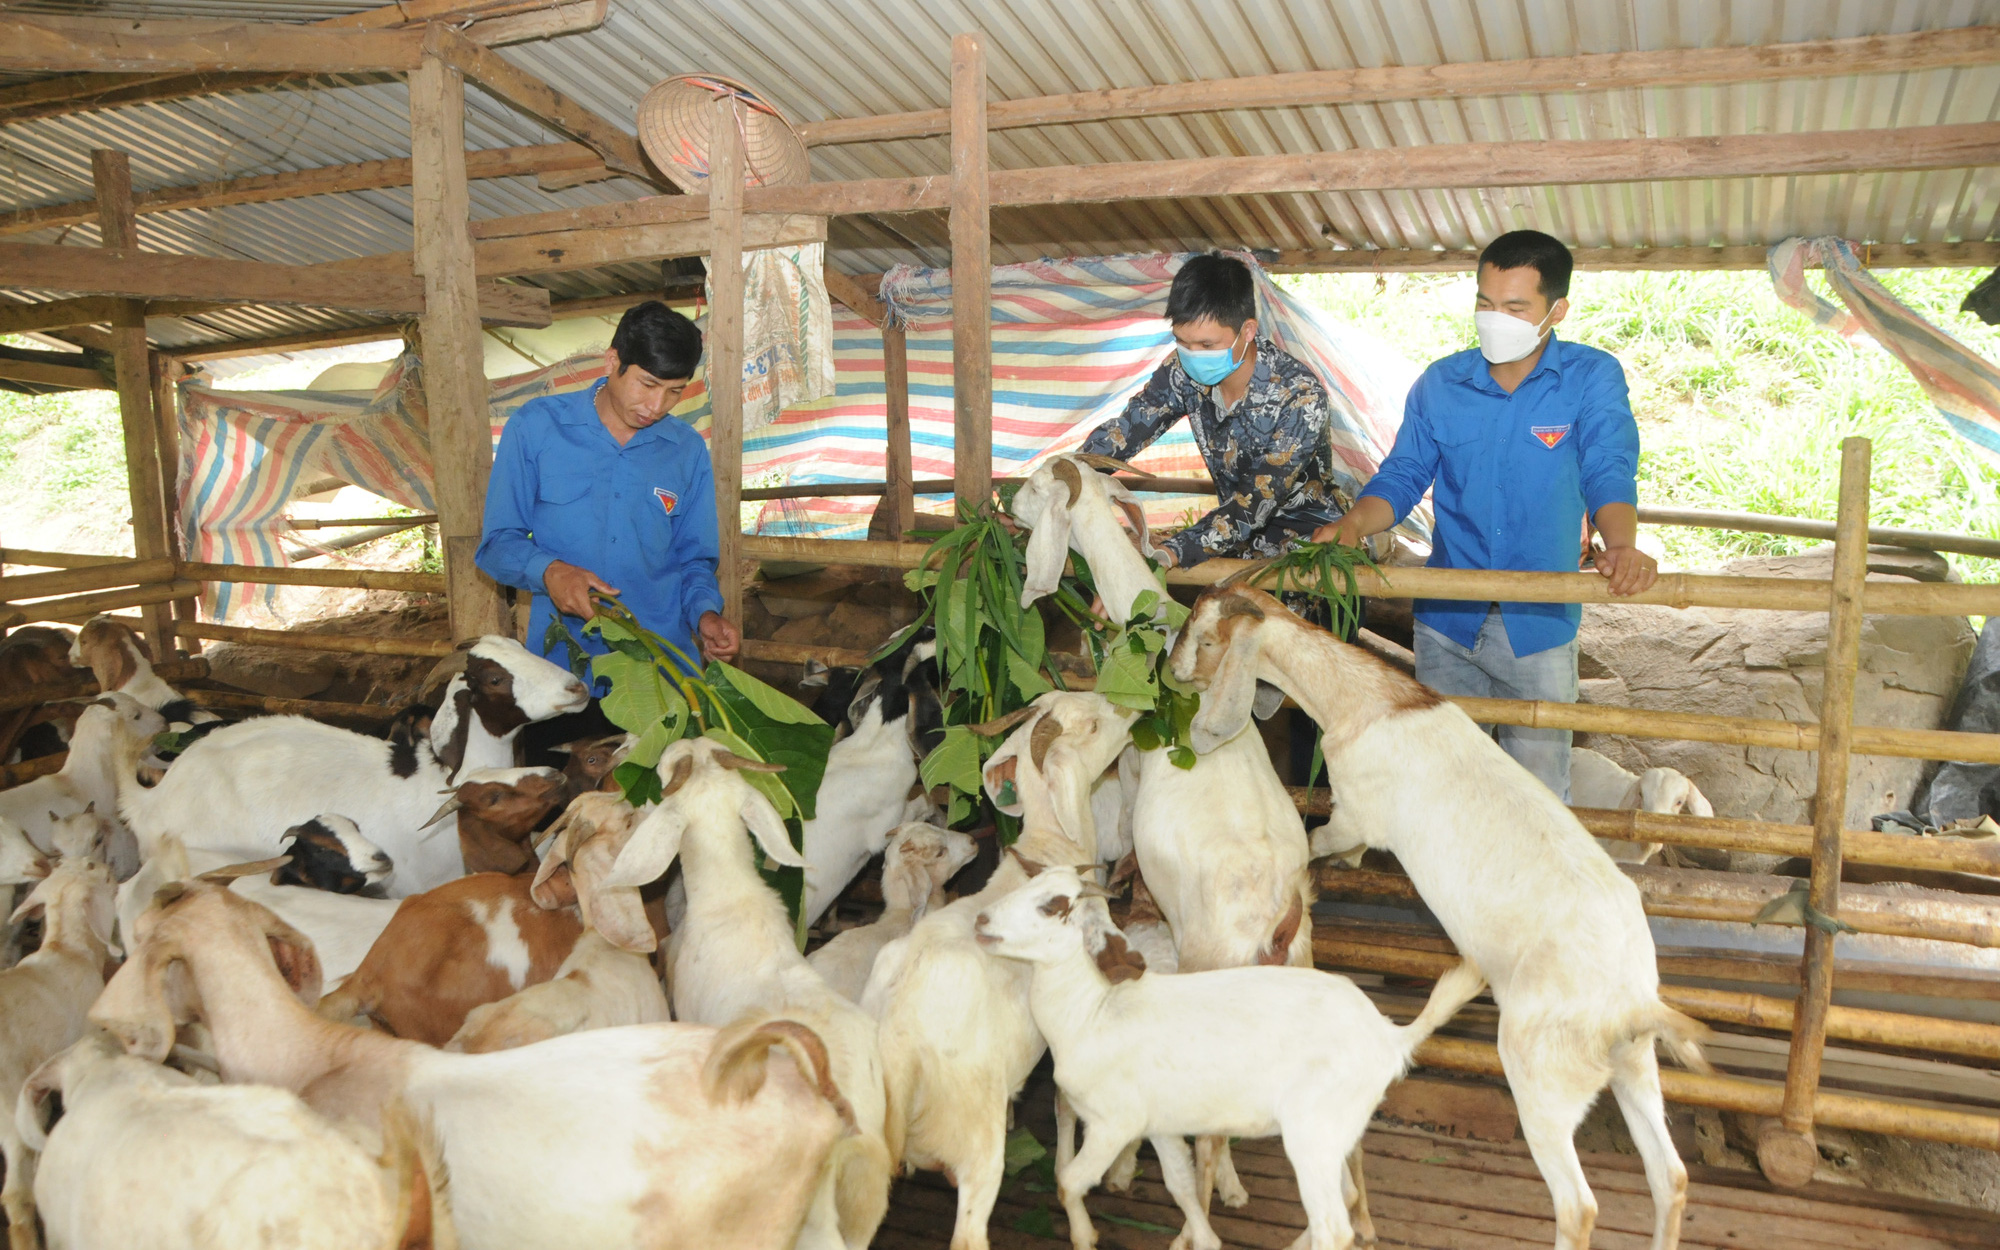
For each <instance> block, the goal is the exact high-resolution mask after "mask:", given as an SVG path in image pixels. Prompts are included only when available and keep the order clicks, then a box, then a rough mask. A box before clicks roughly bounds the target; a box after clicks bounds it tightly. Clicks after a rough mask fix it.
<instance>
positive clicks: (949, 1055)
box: [861, 692, 1133, 1250]
mask: <svg viewBox="0 0 2000 1250" xmlns="http://www.w3.org/2000/svg"><path fill="white" fill-rule="evenodd" d="M1132 718H1133V713H1131V712H1130V711H1127V710H1124V709H1121V708H1118V707H1115V706H1113V705H1112V704H1111V703H1109V702H1108V701H1106V700H1105V699H1104V698H1103V697H1101V696H1099V695H1094V694H1073V693H1063V692H1051V693H1048V694H1044V695H1042V696H1041V697H1040V698H1038V699H1036V700H1035V702H1034V703H1033V705H1031V706H1030V707H1029V708H1027V709H1024V711H1023V712H1022V713H1020V714H1017V715H1014V716H1012V717H1009V718H1005V720H1006V721H1008V722H1011V723H995V724H992V725H988V726H984V727H982V728H984V729H985V730H987V731H988V732H999V731H1000V730H1001V729H1003V728H1012V729H1013V733H1012V734H1011V735H1010V736H1009V737H1008V739H1007V741H1006V742H1005V743H1004V744H1003V745H1002V746H1001V748H1000V749H999V750H998V751H996V752H995V753H994V754H993V755H992V756H991V757H989V758H988V759H987V761H986V767H985V770H984V774H983V784H984V785H985V789H986V793H987V795H988V796H989V797H991V798H992V800H993V802H994V803H995V805H996V806H998V807H999V809H1000V810H1002V811H1004V812H1006V813H1008V814H1009V815H1013V816H1018V817H1020V818H1021V835H1020V837H1019V838H1018V839H1016V840H1015V842H1014V847H1013V850H1014V852H1015V853H1014V854H1012V855H1008V856H1004V857H1002V859H1001V861H1000V865H999V867H998V868H996V869H995V870H994V872H993V875H992V877H991V878H989V879H988V881H987V884H986V888H985V889H983V890H981V891H979V892H978V893H977V894H972V895H968V896H966V897H965V898H961V899H959V900H958V901H956V902H954V903H952V904H951V905H949V906H947V907H943V908H940V909H938V910H936V911H933V912H931V913H930V914H929V915H927V916H925V917H924V918H923V919H922V920H920V921H918V922H917V924H916V926H915V927H914V928H912V929H911V930H910V933H909V936H907V937H903V938H898V939H897V940H896V941H893V942H891V943H889V944H888V945H887V946H885V947H883V948H882V951H881V953H880V954H879V955H877V956H876V959H875V966H874V968H873V969H872V970H871V971H870V972H869V976H868V987H867V989H865V990H864V991H863V992H862V996H861V1002H862V1006H864V1007H865V1008H867V1009H868V1011H869V1013H870V1014H871V1015H873V1016H874V1017H875V1018H876V1019H877V1020H878V1021H880V1022H881V1035H880V1036H881V1048H882V1064H883V1072H884V1075H885V1077H886V1078H887V1082H888V1088H889V1102H890V1106H891V1107H892V1108H894V1109H895V1111H896V1114H897V1115H898V1116H899V1117H900V1119H901V1121H902V1124H901V1129H902V1135H903V1153H902V1158H903V1162H904V1163H905V1164H906V1165H907V1166H910V1167H920V1168H934V1169H938V1170H941V1171H943V1172H944V1173H946V1175H948V1176H949V1177H951V1179H952V1182H953V1183H954V1184H955V1185H956V1186H957V1187H958V1211H957V1216H956V1220H955V1223H954V1224H953V1228H952V1238H951V1246H952V1250H986V1247H987V1245H988V1241H987V1234H986V1226H987V1223H988V1221H989V1220H990V1219H991V1218H992V1215H993V1204H994V1202H995V1201H996V1200H997V1199H998V1198H999V1196H1000V1184H1001V1181H1002V1179H1003V1176H1004V1172H1005V1164H1006V1139H1007V1125H1008V1112H1009V1104H1010V1103H1011V1102H1012V1100H1013V1098H1014V1096H1015V1095H1016V1094H1018V1093H1020V1091H1021V1086H1022V1085H1023V1084H1024V1083H1025V1082H1026V1081H1027V1079H1028V1075H1029V1073H1031V1072H1032V1071H1033V1070H1034V1067H1035V1065H1036V1064H1037V1063H1039V1062H1040V1061H1041V1057H1042V1054H1043V1052H1044V1051H1045V1050H1046V1049H1047V1046H1046V1045H1045V1043H1044V1042H1043V1040H1042V1035H1041V1032H1040V1031H1039V1030H1037V1029H1036V1027H1035V1021H1034V1018H1033V1016H1032V1015H1030V1014H1029V1011H1028V970H1027V967H1026V965H1024V964H1021V963H1019V962H1016V961H1012V960H1005V959H1000V958H998V957H996V956H994V955H992V954H991V953H989V952H988V951H986V950H985V949H984V948H982V947H981V946H980V945H979V944H978V943H977V942H976V941H974V940H973V933H972V927H973V922H974V920H975V919H976V918H977V917H978V915H979V912H980V910H981V909H982V908H984V907H985V906H986V905H987V904H989V903H991V902H993V901H995V900H997V899H999V898H1001V897H1003V896H1004V895H1006V894H1008V893H1009V892H1011V891H1013V890H1016V889H1018V888H1020V887H1021V886H1022V885H1023V884H1025V883H1026V882H1027V880H1028V878H1029V874H1030V873H1031V872H1032V871H1034V870H1035V868H1036V867H1038V866H1040V865H1043V864H1069V865H1090V864H1094V863H1096V862H1097V835H1096V829H1095V826H1094V825H1093V823H1092V816H1091V802H1090V788H1091V786H1092V785H1093V784H1094V783H1095V782H1096V781H1097V779H1098V778H1099V777H1100V776H1102V775H1103V773H1104V770H1105V769H1106V768H1107V767H1109V766H1110V764H1111V762H1112V761H1113V760H1115V759H1117V758H1118V753H1119V752H1120V751H1121V750H1123V749H1124V747H1125V743H1126V740H1127V738H1128V736H1129V729H1130V726H1131V722H1132Z"/></svg>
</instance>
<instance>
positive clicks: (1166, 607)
mask: <svg viewBox="0 0 2000 1250" xmlns="http://www.w3.org/2000/svg"><path fill="white" fill-rule="evenodd" d="M1161 612H1162V618H1161V619H1163V620H1164V621H1165V622H1166V626H1167V628H1168V629H1179V628H1180V627H1181V626H1183V625H1185V624H1187V618H1188V608H1187V605H1186V604H1184V603H1177V602H1175V601H1174V600H1172V599H1169V600H1167V601H1166V602H1165V603H1164V604H1162V605H1161Z"/></svg>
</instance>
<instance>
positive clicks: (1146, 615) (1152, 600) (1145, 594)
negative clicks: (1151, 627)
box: [1125, 590, 1160, 629]
mask: <svg viewBox="0 0 2000 1250" xmlns="http://www.w3.org/2000/svg"><path fill="white" fill-rule="evenodd" d="M1159 602H1160V592H1159V591H1157V590H1142V591H1140V592H1139V595H1138V597H1137V598H1135V599H1133V600H1132V614H1131V615H1130V616H1129V617H1127V618H1126V621H1125V627H1126V628H1127V629H1130V628H1132V627H1133V626H1136V625H1142V624H1151V623H1152V620H1153V609H1154V608H1155V607H1157V606H1158V605H1159Z"/></svg>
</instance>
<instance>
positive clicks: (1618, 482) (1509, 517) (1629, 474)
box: [1314, 230, 1659, 801]
mask: <svg viewBox="0 0 2000 1250" xmlns="http://www.w3.org/2000/svg"><path fill="white" fill-rule="evenodd" d="M1573 265H1574V261H1573V259H1572V257H1571V256H1570V253H1569V249H1568V248H1566V247H1564V246H1563V245H1562V243H1561V242H1559V241H1558V240H1556V239H1553V238H1551V237H1549V236H1548V235H1546V234H1542V233H1541V232H1539V231H1535V230H1516V231H1512V232H1511V233H1508V234H1503V235H1501V236H1500V237H1499V238H1497V239H1495V240H1493V241H1492V242H1491V243H1489V244H1487V245H1486V250H1485V251H1483V252H1481V253H1480V255H1479V298H1478V305H1477V310H1476V311H1475V312H1474V313H1473V328H1474V329H1475V330H1476V331H1477V332H1478V335H1479V346H1478V347H1477V348H1476V349H1472V350H1468V351H1462V352H1458V353H1456V354H1454V355H1451V356H1446V357H1445V358H1444V359H1443V360H1439V361H1436V362H1434V363H1432V365H1431V366H1430V368H1428V369H1426V370H1425V371H1424V374H1423V376H1422V377H1420V378H1419V379H1417V384H1416V385H1415V386H1413V387H1411V388H1410V395H1409V399H1408V401H1407V402H1406V404H1405V406H1404V411H1403V426H1402V429H1401V430H1400V431H1398V433H1397V435H1396V446H1395V448H1394V449H1393V450H1392V451H1391V452H1390V453H1389V456H1388V458H1387V459H1386V460H1384V461H1383V462H1382V467H1381V468H1380V469H1379V470H1377V471H1376V473H1375V476H1374V477H1373V478H1372V479H1370V480H1369V482H1368V485H1367V486H1366V487H1364V488H1363V490H1362V492H1361V497H1360V498H1359V499H1357V500H1356V501H1355V504H1354V507H1353V508H1352V509H1351V510H1349V511H1348V513H1347V515H1345V516H1343V517H1342V518H1340V520H1338V521H1337V522H1335V523H1334V524H1332V525H1327V526H1324V527H1322V528H1321V529H1320V530H1319V531H1318V532H1317V533H1316V534H1315V535H1314V537H1315V538H1316V539H1318V540H1320V541H1326V540H1329V539H1337V540H1339V541H1341V542H1344V543H1358V542H1360V541H1361V540H1362V539H1363V538H1365V537H1367V536H1368V535H1370V534H1377V533H1380V532H1382V531H1383V530H1386V529H1388V528H1389V527H1391V526H1393V525H1395V524H1396V523H1397V522H1398V521H1400V520H1401V519H1402V518H1403V517H1404V516H1406V515H1408V513H1409V511H1410V509H1411V508H1413V507H1415V506H1416V505H1417V503H1418V502H1419V501H1420V500H1422V499H1423V497H1424V492H1425V491H1431V492H1432V507H1433V509H1434V510H1435V512H1436V516H1437V525H1436V528H1435V530H1434V532H1433V546H1432V549H1431V558H1430V566H1431V567H1432V568H1455V569H1523V570H1531V571H1532V570H1539V571H1545V572H1565V573H1573V572H1575V571H1576V568H1577V553H1578V547H1579V539H1580V537H1581V535H1582V533H1583V523H1584V518H1586V517H1588V518H1590V520H1591V522H1592V523H1594V524H1595V525H1596V526H1597V530H1598V532H1599V533H1600V534H1602V535H1603V537H1604V546H1605V549H1604V551H1602V552H1600V553H1599V554H1598V556H1597V560H1596V568H1597V572H1598V573H1599V574H1600V575H1601V576H1603V577H1604V578H1605V579H1606V580H1607V581H1608V582H1609V583H1610V590H1611V593H1612V594H1614V595H1630V594H1636V593H1638V592H1639V591H1642V590H1644V589H1646V588H1647V587H1649V586H1651V585H1652V584H1653V582H1654V580H1655V579H1656V578H1657V577H1658V575H1659V574H1658V569H1657V567H1656V566H1655V564H1654V562H1653V559H1652V557H1651V556H1648V555H1646V554H1645V553H1644V552H1642V551H1640V550H1639V549H1638V548H1637V547H1636V546H1634V545H1633V544H1634V540H1635V539H1636V538H1637V535H1638V530H1639V513H1638V502H1639V493H1638V485H1637V482H1636V478H1637V475H1638V469H1639V429H1638V426H1637V425H1636V424H1635V423H1634V422H1633V420H1632V405H1631V402H1630V400H1629V399H1628V398H1627V397H1626V391H1625V371H1624V368H1623V367H1622V366H1620V365H1619V363H1618V361H1617V359H1616V358H1615V357H1613V356H1611V355H1610V354H1609V353H1606V352H1602V351H1599V350H1597V349H1596V348H1594V347H1584V346H1582V345H1581V344H1577V343H1569V342H1565V341H1563V340H1561V339H1558V338H1557V337H1556V335H1555V328H1556V326H1557V325H1559V324H1560V323H1561V322H1562V319H1563V317H1564V316H1566V315H1567V314H1568V312H1569V298H1568V296H1569V279H1570V271H1571V269H1572V267H1573ZM1415 607H1416V617H1417V624H1416V654H1417V679H1418V680H1419V681H1422V682H1424V683H1425V684H1426V685H1428V686H1431V687H1432V688H1434V689H1436V690H1437V691H1438V692H1439V693H1441V694H1447V695H1477V696H1484V697H1489V698H1502V699H1543V700H1548V701H1551V702H1562V703H1574V702H1575V701H1576V695H1577V677H1576V655H1577V645H1576V630H1577V623H1578V621H1579V620H1581V618H1582V609H1581V608H1579V607H1578V606H1577V605H1575V604H1564V603H1475V602H1464V601H1457V600H1442V599H1419V600H1417V601H1416V605H1415ZM1494 731H1495V737H1496V738H1497V739H1498V740H1499V743H1500V745H1501V746H1502V747H1504V748H1505V749H1506V751H1507V753H1508V754H1509V755H1511V756H1513V757H1514V758H1515V759H1516V760H1517V761H1519V762H1520V763H1521V764H1522V766H1523V767H1525V768H1527V769H1528V771H1529V772H1532V773H1534V774H1535V776H1537V777H1539V778H1540V779H1541V780H1542V781H1543V782H1544V783H1546V784H1547V785H1548V787H1549V789H1551V790H1553V791H1555V792H1556V793H1557V794H1558V795H1560V796H1562V798H1563V799H1564V801H1568V799H1569V749H1570V733H1569V731H1568V730H1560V729H1527V728H1519V727H1515V726H1510V725H1501V726H1497V727H1494Z"/></svg>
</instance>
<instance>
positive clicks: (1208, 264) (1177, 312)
mask: <svg viewBox="0 0 2000 1250" xmlns="http://www.w3.org/2000/svg"><path fill="white" fill-rule="evenodd" d="M1256 315H1257V284H1256V283H1255V282H1253V281H1252V280H1251V278H1250V266H1248V265H1246V264H1244V263H1243V262H1242V261H1240V260H1238V259H1236V258H1235V257H1234V256H1224V255H1223V254H1222V253H1221V252H1203V253H1202V254H1201V255H1199V256H1190V257H1188V258H1187V263H1186V264H1183V265H1182V266H1181V271H1180V272H1179V273H1177V274H1175V275H1174V286H1173V289H1172V290H1171V291H1169V292H1167V320H1168V322H1170V323H1171V324H1173V325H1177V326H1183V325H1186V324H1187V323H1188V322H1190V321H1204V320H1208V321H1214V322H1216V323H1217V324H1218V325H1225V326H1228V327H1229V328H1230V329H1232V330H1240V329H1242V328H1243V323H1244V322H1246V321H1248V320H1250V319H1251V318H1252V317H1255V316H1256Z"/></svg>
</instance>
